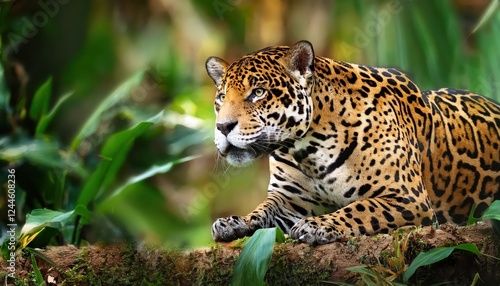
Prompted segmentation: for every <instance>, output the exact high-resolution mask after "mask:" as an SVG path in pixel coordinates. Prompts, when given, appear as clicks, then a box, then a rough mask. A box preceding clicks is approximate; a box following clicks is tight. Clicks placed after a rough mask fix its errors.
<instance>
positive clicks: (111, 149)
mask: <svg viewBox="0 0 500 286" xmlns="http://www.w3.org/2000/svg"><path fill="white" fill-rule="evenodd" d="M162 114H163V112H160V113H158V114H157V115H155V116H153V117H152V118H150V119H149V120H147V121H144V122H141V123H139V124H137V125H135V126H133V127H131V128H129V129H127V130H124V131H121V132H118V133H116V134H114V135H112V136H111V137H110V138H109V139H108V140H107V141H106V143H105V144H104V147H103V148H102V150H101V157H102V158H103V160H102V161H101V162H100V163H99V165H98V166H97V168H96V170H95V171H94V172H93V173H92V174H91V175H90V178H89V179H88V180H87V182H86V183H85V185H84V187H83V189H82V191H81V192H80V195H79V197H78V200H77V204H81V205H84V206H88V205H89V204H90V202H91V201H92V200H93V199H94V198H95V196H96V195H97V193H99V192H100V191H101V190H105V189H106V188H107V187H108V186H109V185H110V184H111V183H112V182H113V181H114V180H115V177H116V174H117V173H118V171H119V169H120V167H121V166H122V164H123V161H124V160H125V158H126V157H127V155H128V152H129V151H130V148H131V147H132V144H133V142H134V140H135V139H136V138H137V137H139V136H141V135H142V134H143V133H144V132H145V131H146V130H147V129H148V128H149V127H150V126H151V125H153V124H154V123H156V122H158V121H159V120H160V118H161V117H162Z"/></svg>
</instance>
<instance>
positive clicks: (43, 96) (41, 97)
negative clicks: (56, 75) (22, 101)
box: [30, 78, 52, 120]
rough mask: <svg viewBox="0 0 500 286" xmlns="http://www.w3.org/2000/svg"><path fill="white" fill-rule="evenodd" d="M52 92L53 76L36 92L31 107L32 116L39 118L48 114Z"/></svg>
mask: <svg viewBox="0 0 500 286" xmlns="http://www.w3.org/2000/svg"><path fill="white" fill-rule="evenodd" d="M51 93H52V78H49V79H48V80H47V81H46V82H45V83H44V84H42V86H40V88H38V90H37V91H36V92H35V96H34V97H33V102H31V107H30V118H31V119H33V120H39V119H40V118H42V116H44V115H46V114H47V111H48V110H49V103H50V96H51Z"/></svg>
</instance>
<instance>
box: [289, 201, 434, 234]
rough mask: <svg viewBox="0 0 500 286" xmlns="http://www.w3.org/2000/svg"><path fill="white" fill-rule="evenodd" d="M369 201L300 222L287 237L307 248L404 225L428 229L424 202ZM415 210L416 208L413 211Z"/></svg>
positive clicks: (430, 217)
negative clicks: (302, 243)
mask: <svg viewBox="0 0 500 286" xmlns="http://www.w3.org/2000/svg"><path fill="white" fill-rule="evenodd" d="M417 200H419V201H421V203H420V202H417V203H412V202H411V200H409V199H408V198H399V199H398V198H392V199H385V198H371V199H365V200H360V201H356V202H353V203H351V204H349V205H347V206H346V207H344V208H341V209H339V210H337V211H336V212H334V213H330V214H325V215H320V216H314V217H308V218H305V219H302V220H300V221H299V222H297V224H295V225H294V226H293V227H292V229H291V230H290V237H291V238H293V239H297V240H299V241H300V242H305V243H309V244H326V243H330V242H334V241H338V240H340V239H342V238H346V237H352V236H358V235H363V234H367V235H373V234H377V233H389V232H391V231H393V230H395V229H397V228H399V227H401V226H405V225H430V224H431V223H432V220H433V216H434V213H433V211H432V209H431V206H430V201H429V199H428V198H417ZM415 206H416V207H415Z"/></svg>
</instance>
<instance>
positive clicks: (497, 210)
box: [480, 200, 500, 221]
mask: <svg viewBox="0 0 500 286" xmlns="http://www.w3.org/2000/svg"><path fill="white" fill-rule="evenodd" d="M485 219H494V220H499V221H500V200H496V201H494V202H493V203H491V205H490V206H489V207H488V208H487V209H486V210H485V211H484V213H483V215H482V216H481V218H480V220H485Z"/></svg>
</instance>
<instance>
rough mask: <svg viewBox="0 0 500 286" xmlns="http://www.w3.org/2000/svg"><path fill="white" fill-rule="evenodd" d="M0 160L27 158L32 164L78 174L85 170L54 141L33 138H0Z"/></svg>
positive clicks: (22, 159) (12, 160)
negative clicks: (15, 139) (21, 139)
mask: <svg viewBox="0 0 500 286" xmlns="http://www.w3.org/2000/svg"><path fill="white" fill-rule="evenodd" d="M0 160H5V161H8V162H18V161H21V162H22V161H24V160H27V161H29V162H31V163H32V164H34V165H39V166H42V167H54V168H58V169H64V170H67V171H71V172H74V173H76V174H78V175H80V176H85V172H86V171H85V170H84V169H83V167H82V166H81V164H80V162H79V161H78V160H77V159H76V158H75V157H74V156H72V155H70V154H68V153H65V152H63V151H62V150H60V149H59V147H58V145H57V143H56V142H54V141H45V140H38V139H35V140H23V141H20V142H12V140H11V139H10V138H3V140H1V139H0Z"/></svg>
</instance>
